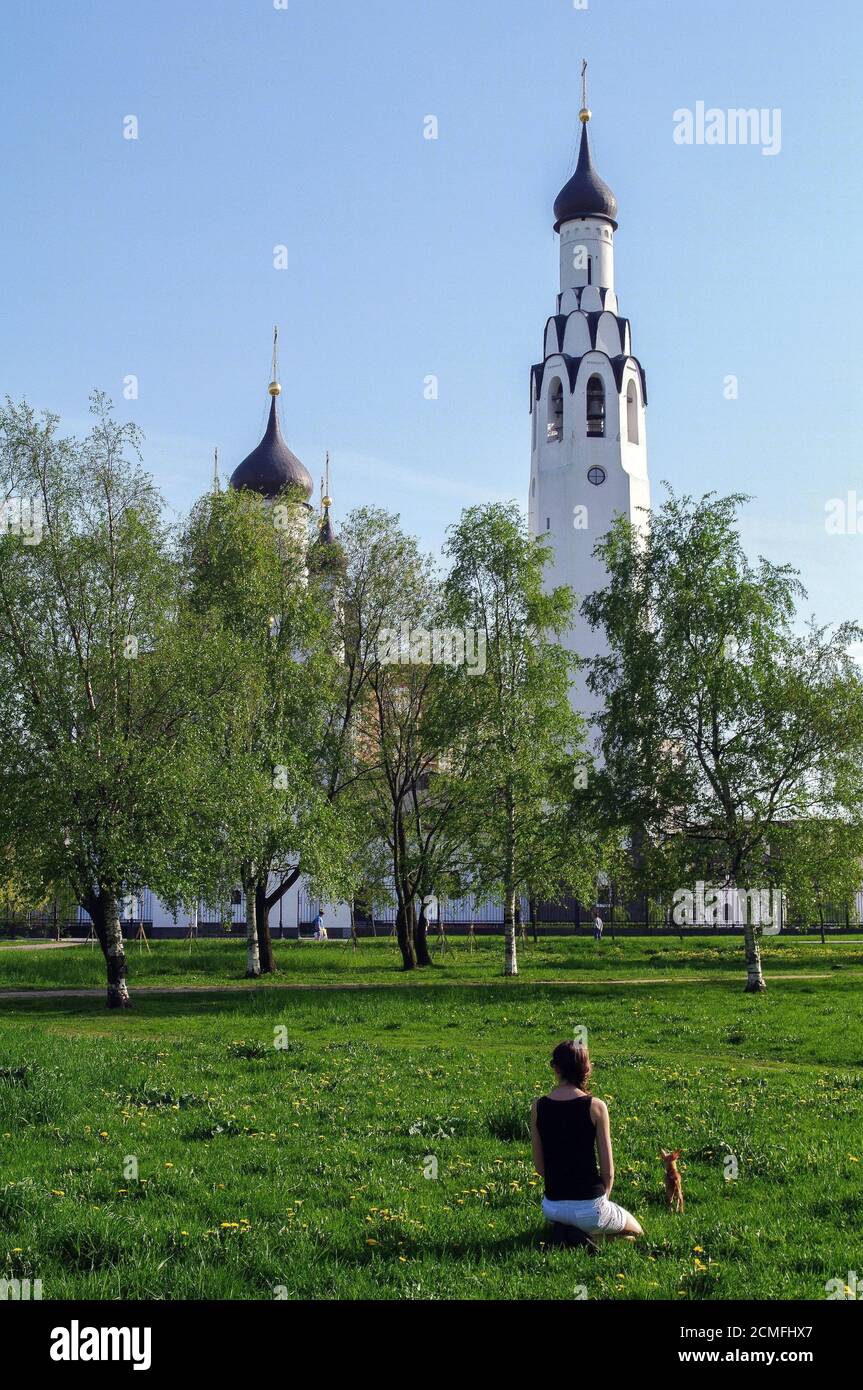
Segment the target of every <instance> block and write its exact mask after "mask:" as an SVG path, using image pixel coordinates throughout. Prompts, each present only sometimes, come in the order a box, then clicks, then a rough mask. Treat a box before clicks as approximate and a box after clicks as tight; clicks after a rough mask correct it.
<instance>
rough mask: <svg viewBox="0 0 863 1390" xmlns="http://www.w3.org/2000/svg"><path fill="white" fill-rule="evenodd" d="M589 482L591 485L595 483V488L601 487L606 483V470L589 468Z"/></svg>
mask: <svg viewBox="0 0 863 1390" xmlns="http://www.w3.org/2000/svg"><path fill="white" fill-rule="evenodd" d="M587 481H588V482H589V483H593V486H594V487H599V486H600V485H601V484H602V483H604V482H605V469H604V468H588V470H587Z"/></svg>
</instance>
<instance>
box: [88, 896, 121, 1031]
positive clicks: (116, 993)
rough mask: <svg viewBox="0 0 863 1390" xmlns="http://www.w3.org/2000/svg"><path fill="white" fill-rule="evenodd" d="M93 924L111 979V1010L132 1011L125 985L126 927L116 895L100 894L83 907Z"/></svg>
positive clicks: (109, 985) (109, 1000) (109, 1005)
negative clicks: (121, 922)
mask: <svg viewBox="0 0 863 1390" xmlns="http://www.w3.org/2000/svg"><path fill="white" fill-rule="evenodd" d="M84 906H85V907H86V909H87V911H88V912H89V914H90V917H91V919H92V922H93V929H94V931H95V932H96V936H97V937H98V940H99V945H100V946H101V947H102V954H103V955H104V957H105V968H106V972H107V976H108V998H107V1004H108V1008H109V1009H130V1008H131V1007H132V1004H131V1000H130V999H129V988H128V985H127V984H126V949H125V946H124V944H123V928H122V926H121V925H120V911H119V905H118V901H117V897H116V895H115V894H113V893H111V892H108V891H100V892H99V894H98V896H94V897H93V898H91V899H90V900H89V902H86V903H85V904H84Z"/></svg>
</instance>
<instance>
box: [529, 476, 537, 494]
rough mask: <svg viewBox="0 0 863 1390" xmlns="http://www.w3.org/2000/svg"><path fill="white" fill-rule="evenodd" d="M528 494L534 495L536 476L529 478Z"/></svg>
mask: <svg viewBox="0 0 863 1390" xmlns="http://www.w3.org/2000/svg"><path fill="white" fill-rule="evenodd" d="M530 495H531V497H535V496H536V478H531V480H530Z"/></svg>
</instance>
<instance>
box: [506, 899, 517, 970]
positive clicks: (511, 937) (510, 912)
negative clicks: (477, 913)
mask: <svg viewBox="0 0 863 1390" xmlns="http://www.w3.org/2000/svg"><path fill="white" fill-rule="evenodd" d="M503 951H504V967H503V973H504V975H517V974H518V955H517V953H516V945H515V889H514V888H507V890H506V894H505V896H504V904H503Z"/></svg>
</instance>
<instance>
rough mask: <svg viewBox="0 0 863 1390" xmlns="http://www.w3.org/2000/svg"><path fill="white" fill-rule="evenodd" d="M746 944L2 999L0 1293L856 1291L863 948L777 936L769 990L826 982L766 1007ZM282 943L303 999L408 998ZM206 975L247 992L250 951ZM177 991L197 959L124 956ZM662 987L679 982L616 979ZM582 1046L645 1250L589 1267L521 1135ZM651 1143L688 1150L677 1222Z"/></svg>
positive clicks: (380, 961)
mask: <svg viewBox="0 0 863 1390" xmlns="http://www.w3.org/2000/svg"><path fill="white" fill-rule="evenodd" d="M739 949H740V948H739V943H728V942H725V941H721V942H712V941H704V940H700V941H686V942H684V943H683V945H681V944H680V943H677V942H675V941H674V940H669V939H662V940H659V941H656V942H645V941H644V940H643V939H637V940H636V939H631V940H627V941H625V942H624V943H621V944H619V945H618V946H617V947H614V946H612V944H611V943H610V942H608V941H606V942H604V943H603V945H602V947H601V948H599V951H597V949H596V948H595V947H594V945H593V943H592V942H591V941H573V940H571V939H569V940H563V941H557V942H552V943H549V944H545V945H542V946H540V947H538V948H526V949H525V950H524V951H523V953H522V961H523V966H524V974H523V976H522V977H521V978H520V979H519V980H517V981H509V982H506V981H503V980H502V979H499V978H498V977H497V974H496V972H497V971H498V970H499V968H500V957H501V955H502V944H501V942H500V940H499V939H497V940H493V941H490V942H483V943H481V944H480V945H479V946H478V948H477V950H476V951H475V952H474V954H473V956H471V955H470V953H469V952H468V949H467V946H466V945H464V944H462V943H458V944H457V945H456V947H455V948H454V950H453V951H452V952H451V953H450V954H449V955H448V956H447V957H445V958H444V962H443V963H442V964H441V965H440V966H436V967H435V970H434V971H433V972H432V974H433V976H434V978H435V985H434V986H431V985H429V984H428V983H427V979H426V977H425V975H424V974H423V973H422V972H418V973H417V975H416V977H415V978H413V979H411V980H410V983H409V985H408V986H407V987H406V988H404V989H375V988H371V989H369V990H364V991H345V990H338V989H332V990H320V991H315V992H301V991H296V992H292V991H283V990H272V989H260V990H256V991H253V992H249V991H245V990H243V991H239V992H236V993H233V994H222V995H219V994H217V993H213V994H206V993H200V994H197V995H188V994H187V995H173V996H172V995H166V994H161V995H159V994H149V995H148V994H139V995H138V997H137V999H135V1009H134V1011H133V1012H132V1013H129V1014H124V1015H114V1014H108V1013H107V1011H105V1010H104V1008H103V1006H102V1002H101V1000H100V999H74V998H71V999H70V998H66V999H63V998H55V999H35V998H34V999H32V1000H23V1001H6V1002H5V1003H2V1002H0V1277H2V1276H4V1275H5V1277H7V1278H10V1277H17V1278H26V1277H30V1278H32V1279H35V1278H39V1279H41V1280H42V1281H43V1295H44V1297H45V1298H46V1299H48V1298H87V1297H93V1298H117V1297H122V1298H126V1299H132V1298H246V1299H248V1298H265V1299H270V1298H273V1297H275V1296H277V1291H278V1290H282V1291H283V1293H282V1296H285V1297H289V1298H332V1297H371V1298H400V1299H404V1298H423V1299H425V1298H444V1297H455V1298H494V1297H500V1298H512V1299H516V1298H517V1299H525V1298H561V1299H572V1298H573V1297H574V1296H575V1294H576V1289H577V1288H578V1286H581V1285H583V1286H584V1287H585V1288H586V1290H587V1293H588V1296H589V1297H592V1298H593V1297H597V1298H605V1299H632V1298H638V1299H650V1298H670V1299H675V1300H680V1301H683V1300H686V1299H696V1300H697V1299H719V1298H728V1297H739V1298H754V1299H769V1298H782V1297H785V1298H823V1297H824V1294H825V1291H824V1285H825V1281H826V1280H828V1279H832V1278H841V1277H844V1275H845V1273H846V1271H847V1270H849V1269H855V1268H856V1269H858V1270H859V1269H861V1268H863V1237H861V1235H860V1230H861V1225H862V1224H863V1220H861V1219H863V1071H861V1067H863V1027H861V990H860V981H859V980H857V979H855V978H853V976H852V975H851V971H852V970H854V969H855V968H857V969H859V968H860V965H861V952H863V943H860V942H853V941H843V942H841V943H839V942H837V943H834V944H831V945H829V946H828V947H827V948H826V950H824V949H822V948H821V946H820V944H818V943H817V942H815V943H803V942H800V941H793V940H792V941H771V942H769V943H767V954H768V961H769V966H768V968H769V969H772V970H773V971H774V972H779V971H783V972H784V971H788V972H794V971H796V972H798V973H800V972H808V971H810V970H812V971H815V970H823V971H825V972H826V976H825V978H824V979H822V980H806V979H803V978H796V979H795V978H791V979H788V980H779V979H777V980H776V981H775V982H774V983H773V985H772V987H771V989H770V990H769V992H768V993H767V995H765V996H763V997H760V998H759V997H750V996H746V995H744V994H743V992H742V989H741V980H740V978H739V976H740V970H739ZM279 950H280V958H281V961H282V963H283V965H284V972H283V974H282V977H281V978H282V980H283V981H287V980H288V979H295V980H297V981H306V980H308V981H309V982H312V981H318V982H330V983H337V982H340V981H345V982H346V981H349V980H352V979H359V980H363V981H366V982H368V983H369V984H372V985H373V984H374V983H375V982H376V981H398V980H399V979H400V976H399V973H398V970H397V964H396V962H395V960H394V958H393V955H392V951H391V948H390V947H389V946H388V945H387V944H386V943H383V942H381V943H377V944H374V943H372V944H370V945H369V946H367V947H366V946H363V948H362V949H361V950H360V951H359V952H358V953H357V954H356V955H354V953H353V952H352V951H351V950H350V948H349V947H348V948H343V947H342V946H341V945H336V944H335V943H331V944H330V945H329V946H320V947H319V946H306V945H305V944H304V945H301V946H299V947H298V946H295V945H292V944H288V943H286V944H285V945H284V946H280V947H279ZM654 951H658V952H659V956H658V957H656V956H653V955H651V954H650V953H651V952H654ZM600 952H601V954H600ZM192 965H193V967H194V972H195V973H194V975H193V977H192V978H193V979H201V980H208V981H209V982H210V983H215V982H218V981H225V982H234V981H236V980H237V978H238V976H239V975H241V973H242V949H241V944H240V943H236V942H212V943H205V942H199V943H198V944H196V945H195V946H194V947H193V952H192ZM188 967H189V951H188V946H187V945H184V944H183V943H170V944H160V945H158V946H157V947H154V950H153V953H152V956H147V955H146V953H143V954H142V955H140V956H139V954H138V952H137V949H135V950H133V953H132V971H131V973H132V975H133V986H134V982H138V983H144V982H147V983H163V984H164V983H172V982H173V983H183V982H184V981H185V980H186V979H187V978H188V977H187V972H188ZM831 967H839V968H831ZM654 969H655V970H657V973H669V974H673V973H676V972H680V975H681V982H680V983H679V984H678V983H670V984H663V985H659V986H656V985H652V984H650V983H647V984H629V985H624V986H617V987H609V986H605V985H604V984H603V981H602V975H606V976H607V977H608V978H622V977H624V976H626V975H627V973H629V975H631V976H632V977H642V976H644V975H645V974H647V975H650V973H651V971H653V970H654ZM687 972H689V973H690V974H693V973H707V974H709V975H711V976H712V979H711V980H710V982H708V983H701V984H698V985H695V984H693V983H690V984H686V983H685V975H686V973H687ZM570 974H571V975H572V976H573V977H574V978H575V977H577V978H579V979H581V980H582V981H583V983H582V984H580V985H579V986H578V987H574V988H571V989H567V988H560V987H556V986H552V985H548V984H543V983H541V982H540V981H541V980H542V979H543V978H555V977H559V978H561V979H566V978H567V977H568V975H570ZM483 977H484V978H485V980H486V981H487V983H486V984H479V985H475V986H472V987H469V986H468V985H462V984H460V983H459V980H460V979H461V980H465V981H469V980H473V979H477V980H479V979H482V978H483ZM101 982H102V976H101V966H100V962H99V960H98V958H97V957H94V956H93V954H92V953H89V952H88V949H87V948H80V949H70V950H63V951H54V952H11V951H0V985H2V986H4V987H22V986H23V985H25V984H29V985H35V986H42V987H44V986H46V985H52V984H53V985H67V986H68V985H73V984H77V985H94V984H95V985H101ZM441 986H442V987H441ZM133 998H134V988H133ZM579 1024H583V1025H586V1026H587V1028H588V1030H589V1040H590V1047H591V1052H592V1055H593V1056H594V1060H595V1063H596V1072H595V1077H594V1089H595V1090H596V1092H597V1093H598V1094H599V1095H602V1096H603V1097H604V1098H605V1099H606V1100H607V1101H608V1103H609V1107H610V1109H611V1115H612V1133H613V1137H614V1141H615V1152H616V1161H617V1182H616V1186H615V1192H614V1196H615V1197H616V1198H617V1200H619V1201H621V1202H622V1203H623V1204H624V1205H626V1206H629V1207H630V1208H631V1209H632V1210H633V1211H634V1212H635V1214H636V1215H637V1216H638V1218H639V1220H640V1221H641V1222H642V1224H643V1226H644V1227H645V1231H646V1239H645V1240H644V1241H643V1242H642V1243H640V1244H639V1245H637V1246H634V1247H632V1246H629V1245H623V1244H616V1245H610V1246H608V1247H607V1248H606V1249H604V1250H602V1251H601V1252H600V1254H599V1255H598V1256H596V1257H595V1258H590V1257H589V1256H587V1255H586V1254H584V1253H582V1252H580V1251H579V1252H573V1251H558V1250H548V1249H546V1248H545V1246H544V1245H543V1237H544V1225H543V1221H542V1217H541V1214H540V1211H539V1199H540V1192H541V1189H540V1186H539V1184H538V1181H537V1180H536V1178H535V1175H534V1174H533V1171H532V1166H531V1163H530V1157H529V1147H528V1144H527V1131H526V1115H527V1111H528V1107H529V1103H530V1099H531V1097H532V1096H533V1095H535V1094H536V1093H537V1092H539V1091H541V1090H544V1089H546V1088H547V1086H548V1083H549V1077H550V1073H549V1072H548V1068H547V1054H548V1052H549V1050H550V1046H551V1044H553V1043H554V1042H556V1041H558V1040H559V1039H560V1038H561V1037H566V1036H571V1033H572V1029H573V1027H574V1026H576V1025H579ZM285 1040H286V1041H287V1046H286V1047H281V1046H279V1047H277V1046H275V1043H276V1042H284V1041H285ZM660 1145H664V1146H665V1147H672V1146H673V1147H678V1146H679V1147H681V1148H682V1149H683V1154H684V1164H685V1168H684V1190H685V1193H686V1203H687V1204H686V1211H685V1213H684V1214H683V1215H681V1216H677V1215H670V1214H668V1213H667V1212H666V1210H665V1207H664V1203H663V1195H662V1194H663V1185H662V1165H661V1164H660V1162H659V1160H658V1158H657V1150H658V1148H659V1147H660ZM729 1155H732V1156H733V1157H734V1159H735V1161H736V1163H737V1165H738V1177H737V1178H736V1180H732V1181H726V1178H725V1175H724V1165H725V1164H726V1162H727V1160H728V1156H729ZM132 1160H134V1161H135V1162H136V1163H137V1173H138V1176H137V1179H136V1178H135V1177H134V1176H133V1175H132V1174H133V1162H132ZM435 1169H436V1173H437V1176H436V1177H435V1176H426V1174H433V1173H434V1171H435Z"/></svg>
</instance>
